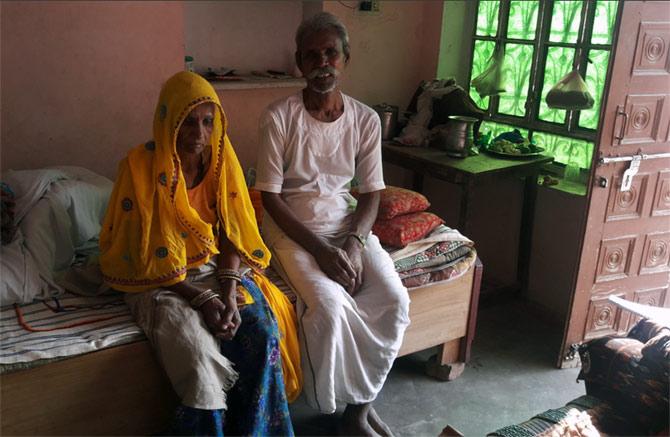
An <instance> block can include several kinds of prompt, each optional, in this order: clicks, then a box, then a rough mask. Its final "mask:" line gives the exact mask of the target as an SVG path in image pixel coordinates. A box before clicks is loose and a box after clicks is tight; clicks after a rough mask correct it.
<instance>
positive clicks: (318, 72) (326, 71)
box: [306, 66, 340, 80]
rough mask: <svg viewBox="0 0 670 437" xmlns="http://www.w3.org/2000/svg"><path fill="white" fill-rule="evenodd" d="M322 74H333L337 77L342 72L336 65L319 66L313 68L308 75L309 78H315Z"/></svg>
mask: <svg viewBox="0 0 670 437" xmlns="http://www.w3.org/2000/svg"><path fill="white" fill-rule="evenodd" d="M322 74H332V75H333V77H337V76H338V75H339V74H340V72H339V71H337V70H336V69H335V68H334V67H330V66H326V67H321V68H317V69H316V70H312V71H311V72H310V73H309V74H308V75H307V77H306V78H307V79H310V80H311V79H315V78H316V77H317V76H320V75H322Z"/></svg>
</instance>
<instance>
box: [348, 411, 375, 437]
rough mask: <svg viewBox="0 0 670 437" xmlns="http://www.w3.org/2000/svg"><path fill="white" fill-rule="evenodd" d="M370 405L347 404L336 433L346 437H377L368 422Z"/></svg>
mask: <svg viewBox="0 0 670 437" xmlns="http://www.w3.org/2000/svg"><path fill="white" fill-rule="evenodd" d="M370 409H371V406H370V404H360V405H354V404H348V405H347V408H345V409H344V413H343V414H342V418H341V419H340V425H339V426H338V433H339V434H340V435H346V436H372V437H375V436H378V435H379V434H377V433H376V432H375V430H374V429H373V428H372V427H371V426H370V423H369V420H368V414H369V410H370Z"/></svg>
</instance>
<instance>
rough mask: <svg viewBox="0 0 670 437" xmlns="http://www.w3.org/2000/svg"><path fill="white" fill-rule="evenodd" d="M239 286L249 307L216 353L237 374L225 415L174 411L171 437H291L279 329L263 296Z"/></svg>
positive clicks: (221, 412) (246, 280) (249, 285)
mask: <svg viewBox="0 0 670 437" xmlns="http://www.w3.org/2000/svg"><path fill="white" fill-rule="evenodd" d="M242 285H243V286H244V287H245V288H246V289H247V291H249V293H250V294H251V296H252V297H253V298H254V303H253V304H251V305H247V306H245V307H244V308H242V309H241V310H240V315H241V317H242V324H241V325H240V327H239V329H238V330H237V333H236V334H235V337H234V338H233V339H232V340H230V341H223V340H222V341H221V353H222V354H223V355H224V356H225V357H226V358H228V359H229V360H230V361H231V362H232V363H233V364H234V366H235V369H236V370H237V371H238V373H239V378H238V380H237V382H236V383H235V385H234V386H233V387H232V388H231V389H230V391H229V392H228V397H227V402H226V403H227V406H228V409H227V410H225V411H224V410H200V409H196V408H191V407H187V406H184V405H181V406H179V407H178V408H177V412H176V415H175V418H174V422H173V425H172V427H171V430H170V431H169V433H170V434H171V435H198V436H223V435H226V434H227V435H251V436H266V435H282V436H293V435H294V434H293V426H292V425H291V417H290V415H289V410H288V402H287V400H286V392H285V390H284V379H283V376H282V369H281V357H280V353H279V330H278V329H277V322H276V321H275V318H274V316H273V315H272V311H271V310H270V307H269V306H268V304H267V301H266V300H265V297H264V296H263V293H262V292H261V290H260V289H259V288H258V286H257V285H256V283H254V282H253V281H252V280H251V279H249V278H246V277H245V278H243V279H242Z"/></svg>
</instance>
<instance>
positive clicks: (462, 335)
mask: <svg viewBox="0 0 670 437" xmlns="http://www.w3.org/2000/svg"><path fill="white" fill-rule="evenodd" d="M68 177H69V176H68ZM77 177H78V178H79V179H81V178H82V176H81V174H78V176H77ZM87 177H88V176H87ZM49 178H50V179H49V180H50V181H51V182H49V183H48V184H47V185H48V186H52V187H53V186H54V185H55V186H58V183H56V182H54V180H55V179H58V180H60V181H64V182H63V185H62V186H61V190H60V191H58V190H56V192H57V194H58V195H57V196H55V197H54V198H52V199H51V204H50V207H53V206H54V205H53V202H54V201H55V200H54V199H57V200H58V201H60V200H62V199H64V198H65V199H68V200H67V205H68V208H65V209H64V210H63V211H61V212H62V214H64V215H63V218H64V220H65V219H68V217H67V214H69V213H71V212H72V211H77V208H73V204H72V203H71V202H72V198H71V197H69V196H65V195H64V193H66V192H67V190H66V188H67V189H70V188H72V187H75V188H76V191H77V193H81V186H80V185H81V184H80V183H77V184H74V183H72V182H71V180H72V178H70V179H68V178H67V177H65V176H63V174H61V173H58V174H49ZM98 182H100V181H96V183H98ZM47 185H45V186H47ZM89 185H90V184H89ZM102 185H105V184H102ZM102 185H101V186H102ZM107 185H108V184H107ZM105 186H106V185H105ZM108 188H109V187H108V186H107V188H104V189H100V190H97V189H96V190H93V191H94V194H95V196H94V195H93V194H92V195H91V196H92V197H95V199H96V202H95V204H96V205H97V206H96V208H97V209H98V210H100V211H98V214H102V213H104V208H102V209H101V208H100V205H103V206H104V203H105V199H104V195H100V193H106V192H108ZM93 191H92V192H93ZM43 194H44V193H43ZM48 197H49V196H48V194H47V195H42V197H40V199H42V200H40V202H42V201H43V200H44V199H45V198H48ZM36 199H37V197H36ZM79 211H81V210H79ZM52 212H53V211H51V212H50V214H51V213H52ZM69 219H72V220H70V221H68V220H69ZM69 219H68V220H65V221H64V222H67V224H68V226H70V225H71V224H72V223H74V220H75V219H77V220H79V223H81V220H82V219H81V214H79V215H78V216H77V217H70V218H69ZM96 220H97V219H95V218H93V219H91V220H87V223H89V224H90V223H95V222H96ZM71 222H72V223H71ZM36 225H39V226H44V223H41V222H40V223H37V224H36ZM24 230H25V229H24ZM93 231H95V229H92V228H91V232H90V233H91V234H94V233H95V232H93ZM53 232H54V233H58V232H59V231H58V230H53ZM96 232H99V230H98V231H96ZM26 235H28V233H27V232H26ZM86 238H88V236H85V238H80V240H82V241H79V242H78V243H76V244H74V243H73V244H72V247H71V248H70V249H72V251H73V253H74V252H76V251H77V248H78V247H85V248H86V247H88V246H90V244H89V243H90V241H88V240H86ZM436 238H437V237H436ZM440 238H441V237H440ZM465 240H466V239H464V240H463V241H465ZM468 241H469V240H468ZM33 244H34V243H33ZM431 244H432V243H431ZM77 245H79V246H77ZM38 246H39V245H38ZM47 246H48V245H46V246H44V247H47ZM75 246H77V247H75ZM39 247H41V246H39ZM28 252H30V251H25V253H28ZM59 254H60V252H59V253H57V254H56V255H59ZM405 255H406V253H405ZM68 256H70V255H68ZM72 256H74V255H72ZM392 256H393V254H392ZM416 257H417V259H418V260H419V261H422V263H419V264H416V263H414V264H412V265H411V267H417V266H419V267H421V269H417V268H414V269H410V270H406V272H414V273H412V274H411V275H412V277H411V278H410V277H409V276H410V274H409V273H407V276H408V277H407V278H405V279H403V281H405V280H408V281H414V283H417V281H418V280H419V279H421V280H423V279H425V278H426V277H429V276H430V277H432V278H433V279H434V278H446V279H444V280H439V281H437V282H430V283H427V284H421V285H418V286H414V287H411V288H409V294H410V299H411V304H410V319H411V324H410V326H409V328H408V329H407V331H406V334H405V338H404V341H403V344H402V346H401V350H400V356H404V355H407V354H411V353H414V352H417V351H421V350H425V349H428V348H432V347H434V346H439V350H438V354H437V355H435V356H434V357H432V358H431V359H430V360H429V362H428V363H427V366H426V371H427V373H428V374H430V375H432V376H434V377H436V378H438V379H441V380H451V379H454V378H456V377H458V376H459V375H460V374H461V372H462V371H463V369H464V365H465V363H466V362H467V361H468V359H469V354H470V346H471V343H472V340H473V338H474V333H475V325H476V314H477V302H478V297H479V287H480V283H481V275H482V264H481V263H480V262H479V259H477V257H476V252H475V251H474V249H473V250H471V251H469V252H468V254H467V255H463V256H461V257H460V258H459V259H458V260H452V259H450V260H449V262H448V263H446V264H444V265H445V266H448V267H446V268H441V269H440V270H436V268H435V267H431V268H426V266H427V264H426V263H425V257H422V256H416ZM57 258H58V257H55V258H54V259H56V260H57ZM54 259H51V258H50V259H48V260H46V259H38V260H37V261H38V263H45V262H47V261H48V262H50V263H51V262H54ZM401 259H406V258H401ZM440 259H442V258H440ZM28 261H29V262H34V260H28V259H26V263H28V264H29V262H28ZM405 267H407V266H405ZM396 268H397V269H398V266H397V267H396ZM408 268H409V267H408ZM422 269H423V270H422ZM418 271H421V272H423V273H421V274H418V273H417V272H418ZM84 273H86V272H84ZM267 273H268V276H269V277H270V278H271V280H272V281H273V282H275V283H276V284H277V285H278V286H279V288H280V289H281V290H282V291H284V292H285V293H287V295H289V298H291V297H292V296H293V297H294V295H293V293H292V290H291V289H290V287H289V286H288V285H287V284H286V282H284V281H283V280H282V278H281V276H280V275H278V274H277V273H275V272H274V271H273V270H272V269H269V270H268V272H267ZM440 275H442V276H440ZM5 276H6V275H5V270H3V281H6V277H5ZM84 276H85V275H84ZM401 277H403V274H402V273H401ZM38 279H39V278H35V281H38ZM68 279H72V278H69V277H68V276H67V275H58V277H57V278H51V279H49V281H50V282H56V283H59V284H62V283H63V281H64V280H65V282H67V280H68ZM89 279H90V278H89ZM52 280H53V281H52ZM419 282H420V281H419ZM3 285H6V284H3ZM44 288H45V289H47V288H50V289H52V288H53V286H52V285H49V287H47V286H46V285H45V286H44ZM23 292H25V290H24V291H23ZM15 294H16V295H19V294H21V293H20V290H19V291H17V292H16V293H15ZM93 294H94V295H89V296H82V295H81V294H77V295H73V294H69V293H65V294H60V295H58V296H49V295H42V296H41V297H42V298H44V300H42V301H32V302H31V300H30V299H25V298H24V302H30V303H25V304H15V305H5V306H3V307H2V308H0V317H1V318H2V325H1V327H0V329H1V330H2V332H1V334H2V337H0V338H2V345H1V346H2V347H0V363H1V364H0V396H1V399H2V402H1V404H0V417H1V423H0V433H1V434H4V435H151V434H155V433H157V432H159V431H161V430H162V429H163V428H164V427H165V424H166V423H167V421H168V420H169V416H170V414H171V413H172V411H173V408H174V407H175V406H176V405H177V398H176V395H175V394H174V392H173V391H172V389H171V386H170V383H169V381H168V380H167V377H166V375H165V374H164V372H163V370H162V368H161V367H160V365H159V363H158V362H157V361H156V359H155V357H154V354H153V352H152V349H151V347H150V345H149V343H148V341H147V340H146V338H145V337H144V335H143V333H142V332H141V331H140V330H139V328H138V327H137V326H136V325H134V323H133V322H132V319H131V318H130V314H129V312H128V309H127V307H125V305H124V304H123V301H122V297H121V296H120V295H118V294H117V295H108V294H97V293H93ZM54 339H58V342H57V346H55V347H51V346H50V344H51V343H50V342H51V341H53V340H54ZM64 339H66V340H64ZM23 341H26V342H27V343H20V342H23ZM14 343H16V344H17V345H18V344H19V343H20V344H22V345H23V346H21V347H19V346H16V345H14Z"/></svg>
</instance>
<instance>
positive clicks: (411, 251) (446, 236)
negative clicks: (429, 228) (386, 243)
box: [384, 225, 474, 261]
mask: <svg viewBox="0 0 670 437" xmlns="http://www.w3.org/2000/svg"><path fill="white" fill-rule="evenodd" d="M444 241H453V242H462V243H464V245H466V246H469V247H473V246H474V243H473V242H472V241H471V240H470V239H469V238H467V237H465V236H463V235H462V234H461V233H460V232H458V230H456V229H451V228H450V227H448V226H445V225H440V226H438V227H437V228H435V229H434V230H433V232H431V233H430V234H429V235H428V236H426V237H424V238H422V239H420V240H417V241H414V242H411V243H409V244H408V245H407V246H405V247H403V248H402V249H398V248H394V247H384V249H385V250H386V251H387V252H388V253H389V255H391V259H392V260H393V261H398V260H401V259H404V258H408V257H411V256H413V255H417V254H420V253H421V252H423V251H425V250H428V249H430V248H431V247H432V246H433V245H435V243H439V242H444Z"/></svg>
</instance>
